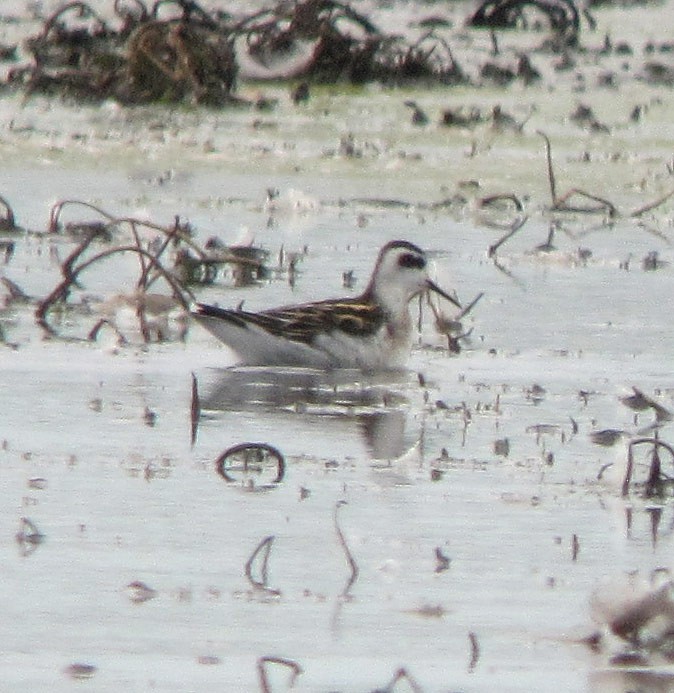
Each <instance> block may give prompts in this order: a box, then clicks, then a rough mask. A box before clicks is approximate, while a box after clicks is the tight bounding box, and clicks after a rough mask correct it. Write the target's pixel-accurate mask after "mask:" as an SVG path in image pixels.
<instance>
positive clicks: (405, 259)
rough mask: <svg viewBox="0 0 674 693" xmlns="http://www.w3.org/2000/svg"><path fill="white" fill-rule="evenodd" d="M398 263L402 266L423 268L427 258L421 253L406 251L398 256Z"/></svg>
mask: <svg viewBox="0 0 674 693" xmlns="http://www.w3.org/2000/svg"><path fill="white" fill-rule="evenodd" d="M398 265H399V266H400V267H409V268H412V267H416V268H417V269H423V268H424V267H426V260H424V258H422V257H421V256H419V255H413V254H412V253H405V254H404V255H401V256H400V257H399V258H398Z"/></svg>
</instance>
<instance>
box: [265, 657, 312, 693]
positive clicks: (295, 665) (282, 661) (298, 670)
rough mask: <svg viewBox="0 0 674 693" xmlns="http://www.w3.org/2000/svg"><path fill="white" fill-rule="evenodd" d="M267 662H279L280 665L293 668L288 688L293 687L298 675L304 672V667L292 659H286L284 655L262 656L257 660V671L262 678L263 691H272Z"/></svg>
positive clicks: (267, 692)
mask: <svg viewBox="0 0 674 693" xmlns="http://www.w3.org/2000/svg"><path fill="white" fill-rule="evenodd" d="M267 664H278V665H279V666H282V667H286V668H287V669H290V670H291V675H290V681H288V688H292V687H293V686H294V685H295V681H296V680H297V677H298V676H299V675H300V674H301V673H302V667H301V666H300V665H299V664H298V663H297V662H294V661H293V660H292V659H285V658H284V657H260V658H259V659H258V660H257V673H258V677H259V679H260V689H261V690H262V693H272V691H271V686H270V685H269V679H268V678H267V667H266V665H267Z"/></svg>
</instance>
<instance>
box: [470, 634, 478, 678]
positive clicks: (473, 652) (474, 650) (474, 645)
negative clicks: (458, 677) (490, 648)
mask: <svg viewBox="0 0 674 693" xmlns="http://www.w3.org/2000/svg"><path fill="white" fill-rule="evenodd" d="M468 640H469V641H470V661H469V662H468V673H469V674H472V673H473V671H475V667H476V665H477V663H478V660H479V659H480V643H479V642H478V641H477V635H475V633H473V631H470V633H468Z"/></svg>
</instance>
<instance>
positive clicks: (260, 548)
mask: <svg viewBox="0 0 674 693" xmlns="http://www.w3.org/2000/svg"><path fill="white" fill-rule="evenodd" d="M274 539H276V537H275V536H274V535H273V534H272V535H270V536H268V537H265V538H264V539H263V540H262V541H261V542H260V543H259V544H258V545H257V547H256V549H255V551H253V553H252V555H251V557H250V558H249V559H248V560H247V561H246V577H247V578H248V581H249V582H250V584H251V585H253V587H255V588H256V589H259V590H263V591H264V592H267V593H268V594H272V595H274V596H276V597H278V596H280V594H281V591H280V590H276V589H273V588H272V587H269V585H268V584H267V583H268V581H269V572H268V563H269V554H270V552H271V545H272V544H273V543H274ZM260 553H262V565H261V566H260V577H261V578H262V579H261V580H256V579H255V578H254V577H253V563H254V561H255V559H256V558H257V556H258V554H260Z"/></svg>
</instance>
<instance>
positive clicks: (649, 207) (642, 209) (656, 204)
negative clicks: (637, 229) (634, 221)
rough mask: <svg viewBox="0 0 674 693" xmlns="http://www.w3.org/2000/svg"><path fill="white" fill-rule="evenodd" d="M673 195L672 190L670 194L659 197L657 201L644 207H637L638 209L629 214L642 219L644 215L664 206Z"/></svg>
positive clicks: (673, 191)
mask: <svg viewBox="0 0 674 693" xmlns="http://www.w3.org/2000/svg"><path fill="white" fill-rule="evenodd" d="M673 195H674V190H670V191H669V192H668V193H665V194H664V195H662V196H660V197H658V198H657V200H653V202H649V203H647V204H645V205H643V206H642V207H637V209H635V210H633V211H632V212H630V213H629V216H630V217H632V218H634V217H640V216H641V215H642V214H645V213H646V212H650V211H651V210H653V209H655V208H656V207H659V206H660V205H661V204H664V203H665V202H667V200H669V198H670V197H672V196H673Z"/></svg>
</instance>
